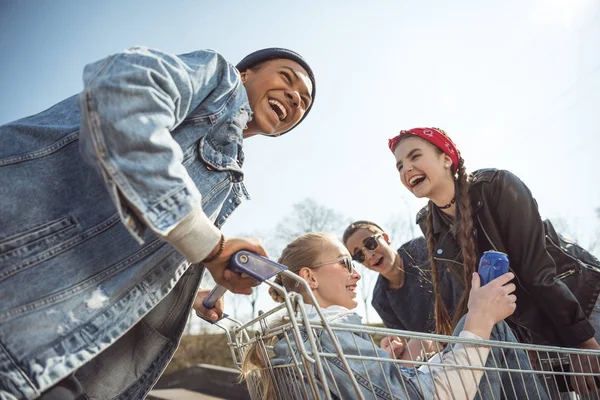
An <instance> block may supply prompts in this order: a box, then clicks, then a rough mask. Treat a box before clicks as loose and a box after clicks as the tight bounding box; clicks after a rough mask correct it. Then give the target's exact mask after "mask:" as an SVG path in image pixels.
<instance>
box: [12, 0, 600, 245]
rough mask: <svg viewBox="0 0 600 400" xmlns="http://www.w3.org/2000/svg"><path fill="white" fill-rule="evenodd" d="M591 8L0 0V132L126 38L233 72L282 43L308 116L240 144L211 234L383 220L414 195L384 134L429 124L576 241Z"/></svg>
mask: <svg viewBox="0 0 600 400" xmlns="http://www.w3.org/2000/svg"><path fill="white" fill-rule="evenodd" d="M599 22H600V5H599V3H598V2H597V1H594V0H521V1H516V0H502V1H501V0H491V1H485V2H477V1H455V2H447V1H442V0H430V1H422V2H406V1H404V2H402V1H390V2H382V1H372V2H361V1H328V2H317V1H314V2H305V3H300V2H294V3H289V2H276V1H253V2H242V1H230V2H214V1H211V2H209V1H170V2H163V1H129V2H123V1H102V2H92V1H70V2H69V1H62V0H53V1H33V0H31V1H15V0H6V1H3V2H1V3H0V54H2V57H1V58H0V68H1V69H0V71H1V72H2V73H1V74H0V92H1V93H2V97H1V99H2V100H1V107H0V123H5V122H9V121H11V120H14V119H17V118H20V117H23V116H27V115H30V114H33V113H36V112H39V111H41V110H43V109H45V108H47V107H49V106H51V105H52V104H54V103H56V102H58V101H60V100H61V99H63V98H65V97H67V96H69V95H72V94H74V93H77V92H78V91H80V90H81V87H82V80H81V71H82V68H83V66H84V65H85V64H87V63H90V62H93V61H95V60H97V59H99V58H102V57H105V56H107V55H108V54H111V53H114V52H117V51H120V50H122V49H125V48H127V47H130V46H133V45H146V46H150V47H157V48H160V49H161V50H164V51H168V52H172V53H183V52H188V51H193V50H197V49H203V48H212V49H215V50H217V51H219V52H220V53H222V54H223V55H224V56H225V57H226V58H227V59H229V60H230V61H231V62H233V63H235V62H237V61H238V60H239V59H241V58H242V57H243V56H244V55H246V54H247V53H249V52H251V51H253V50H256V49H258V48H263V47H271V46H283V47H288V48H291V49H293V50H295V51H297V52H299V53H301V54H302V55H304V56H305V58H306V59H307V60H308V62H309V63H310V64H311V66H312V67H313V69H314V71H315V75H316V79H317V97H316V102H315V105H314V109H313V110H312V111H311V114H310V116H309V118H307V120H306V121H305V122H303V123H302V125H300V127H299V128H297V129H296V130H294V131H293V132H292V133H290V134H289V135H286V136H284V137H282V138H278V139H272V138H252V139H251V140H248V141H247V143H246V146H247V150H246V165H245V171H246V184H247V187H248V189H249V191H250V193H251V195H252V198H253V199H252V201H250V202H247V203H245V204H243V205H242V206H240V208H239V210H237V211H236V212H235V213H234V215H233V216H232V217H231V219H230V221H229V222H228V223H227V225H226V227H225V229H224V230H225V233H226V234H228V235H234V234H236V233H240V232H261V231H262V232H270V231H272V229H273V228H274V226H275V225H276V223H277V222H278V221H279V220H281V218H283V217H284V216H285V215H286V214H287V213H289V212H290V210H291V206H292V204H294V203H296V202H298V201H300V200H302V199H303V198H306V197H312V198H314V199H315V200H317V201H318V202H320V203H323V204H325V205H327V206H329V207H332V208H335V209H336V210H338V211H340V212H342V213H344V214H345V215H348V216H349V217H352V218H360V219H372V220H374V221H377V222H379V223H381V224H383V225H384V226H385V224H386V221H391V220H392V218H393V217H394V216H396V215H399V214H406V212H407V210H406V208H407V207H408V212H410V213H413V214H414V213H415V212H416V211H417V210H418V209H419V208H420V207H421V206H422V205H423V204H424V201H423V200H418V199H415V198H413V197H412V195H410V194H409V193H408V192H407V191H406V190H405V189H404V188H403V187H401V185H400V182H399V179H398V176H397V173H396V172H395V169H394V160H393V157H392V155H391V153H389V151H388V150H387V147H386V143H387V139H388V138H389V137H392V136H394V135H395V134H396V133H397V132H398V131H399V130H400V129H403V128H410V127H414V126H426V125H429V126H438V127H441V128H443V129H445V130H446V131H447V132H448V133H449V134H450V136H451V137H452V138H453V139H454V141H455V142H456V143H457V145H458V147H459V148H460V149H461V151H462V153H463V156H464V158H465V160H466V165H467V168H468V169H470V170H474V169H478V168H484V167H497V168H504V169H508V170H510V171H512V172H514V173H516V174H517V175H518V176H519V177H520V178H521V179H522V180H523V181H524V182H525V183H526V184H527V185H528V186H529V187H530V189H531V190H532V192H533V194H534V196H535V197H536V199H537V200H538V203H539V205H540V209H541V211H542V213H543V214H544V215H546V216H549V217H554V218H563V219H565V220H567V221H568V222H569V231H570V233H572V234H574V235H575V236H577V238H578V239H579V240H580V241H581V242H583V243H584V244H585V243H588V242H589V241H591V240H592V239H593V235H594V233H597V232H598V219H597V218H596V215H595V212H594V210H595V208H597V207H600V185H599V184H598V182H599V180H600V179H599V178H600V168H599V167H598V150H597V149H598V147H599V146H598V145H599V144H600V139H599V135H600V113H599V112H598V109H599V108H600V51H599V47H598V43H600V23H599Z"/></svg>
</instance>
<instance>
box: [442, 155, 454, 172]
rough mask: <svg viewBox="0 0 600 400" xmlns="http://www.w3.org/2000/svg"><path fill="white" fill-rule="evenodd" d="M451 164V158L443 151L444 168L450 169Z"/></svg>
mask: <svg viewBox="0 0 600 400" xmlns="http://www.w3.org/2000/svg"><path fill="white" fill-rule="evenodd" d="M451 166H452V159H451V158H450V157H449V156H448V154H446V153H444V168H446V169H450V167H451Z"/></svg>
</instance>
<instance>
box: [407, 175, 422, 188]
mask: <svg viewBox="0 0 600 400" xmlns="http://www.w3.org/2000/svg"><path fill="white" fill-rule="evenodd" d="M421 178H425V175H415V176H413V177H412V178H410V180H409V181H408V183H409V185H410V186H413V185H414V184H415V182H416V181H417V180H418V179H421Z"/></svg>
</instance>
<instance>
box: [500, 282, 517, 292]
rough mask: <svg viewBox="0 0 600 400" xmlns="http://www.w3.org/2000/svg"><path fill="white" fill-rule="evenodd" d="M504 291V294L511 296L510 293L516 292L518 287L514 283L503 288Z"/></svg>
mask: <svg viewBox="0 0 600 400" xmlns="http://www.w3.org/2000/svg"><path fill="white" fill-rule="evenodd" d="M502 289H503V290H504V293H506V294H510V293H512V292H514V291H515V290H517V286H516V285H515V284H514V283H509V284H506V285H504V286H502Z"/></svg>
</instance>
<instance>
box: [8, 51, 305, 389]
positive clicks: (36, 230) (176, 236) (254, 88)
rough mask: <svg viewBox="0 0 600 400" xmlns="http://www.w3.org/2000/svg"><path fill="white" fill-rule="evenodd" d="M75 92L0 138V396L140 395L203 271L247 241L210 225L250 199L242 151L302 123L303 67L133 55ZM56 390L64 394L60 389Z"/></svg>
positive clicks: (299, 62) (164, 356)
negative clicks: (247, 141) (250, 141)
mask: <svg viewBox="0 0 600 400" xmlns="http://www.w3.org/2000/svg"><path fill="white" fill-rule="evenodd" d="M83 80H84V90H83V92H82V93H80V94H78V95H75V96H72V97H70V98H68V99H66V100H64V101H62V102H60V103H58V104H56V105H55V106H53V107H51V108H49V109H48V110H46V111H43V112H41V113H39V114H37V115H33V116H30V117H27V118H24V119H21V120H18V121H15V122H13V123H10V124H7V125H4V126H1V127H0V136H1V137H2V138H3V145H2V146H0V204H2V205H3V206H2V207H0V221H2V231H1V232H0V397H1V398H9V399H13V398H19V399H34V398H38V397H40V396H41V398H42V399H52V398H60V399H75V398H86V399H108V398H124V399H125V398H127V399H129V398H143V397H144V396H145V395H146V393H147V392H148V391H149V390H150V388H151V387H152V385H153V384H154V382H156V380H157V379H158V377H159V376H160V374H161V373H162V371H163V370H164V368H165V367H166V365H167V363H168V361H169V360H170V358H171V355H172V354H173V352H174V351H175V349H176V347H177V343H178V342H179V337H180V336H181V333H182V331H183V327H184V325H185V322H186V320H187V316H188V313H189V310H190V308H191V306H192V304H193V302H194V298H195V294H196V291H197V288H198V285H199V282H200V280H201V278H202V274H203V270H204V268H203V267H206V268H207V269H208V270H209V271H210V272H211V274H212V275H213V277H214V278H215V280H216V281H217V283H219V284H220V285H222V286H225V287H227V288H228V289H230V290H232V291H233V292H235V293H245V294H248V293H249V292H251V286H253V285H255V284H256V282H255V281H253V280H252V279H250V278H247V277H241V276H239V275H236V274H233V273H231V272H230V271H228V270H226V267H227V265H228V262H229V258H230V257H231V255H232V254H233V253H234V252H235V251H237V250H240V249H249V250H251V251H255V252H257V253H259V254H265V251H264V249H263V247H262V245H261V244H260V241H258V240H256V239H240V238H225V237H224V236H223V234H222V233H221V231H220V230H219V228H220V227H221V226H222V225H223V223H224V222H225V220H226V219H227V218H228V217H229V215H230V214H231V213H232V212H233V210H234V209H235V208H236V207H237V206H238V205H239V204H240V203H241V202H242V200H244V199H247V198H248V193H247V191H246V188H245V187H244V184H243V178H244V174H243V171H242V164H243V160H244V153H243V150H242V147H243V139H244V138H248V137H251V136H255V135H260V134H262V135H267V136H279V135H281V134H284V133H286V132H288V131H290V130H291V129H292V128H294V127H295V126H296V125H298V123H299V122H300V121H302V120H303V119H304V118H305V117H306V115H307V114H308V112H309V111H310V109H311V107H312V104H313V101H314V97H315V79H314V76H313V73H312V70H311V68H310V67H309V65H308V64H307V63H306V61H305V60H304V59H303V58H302V57H301V56H300V55H298V54H297V53H294V52H292V51H290V50H287V49H281V48H270V49H263V50H259V51H257V52H254V53H252V54H250V55H249V56H247V57H246V58H244V59H243V60H242V61H241V62H240V63H239V64H238V65H237V68H236V67H234V66H233V65H231V64H230V63H228V62H227V61H226V60H225V59H224V58H223V57H222V56H221V55H219V54H217V53H215V52H214V51H196V52H192V53H188V54H183V55H179V56H175V55H171V54H167V53H164V52H161V51H158V50H153V49H148V48H145V47H136V48H131V49H128V50H126V51H124V52H122V53H118V54H115V55H112V56H109V57H107V58H105V59H103V60H100V61H98V62H96V63H93V64H90V65H88V66H86V67H85V69H84V73H83ZM61 380H62V381H61Z"/></svg>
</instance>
